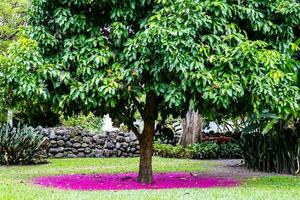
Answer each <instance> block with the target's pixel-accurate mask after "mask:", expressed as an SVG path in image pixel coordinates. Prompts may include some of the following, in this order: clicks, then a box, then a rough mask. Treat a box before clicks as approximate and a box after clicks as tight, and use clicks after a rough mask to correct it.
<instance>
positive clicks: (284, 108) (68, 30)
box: [29, 0, 300, 183]
mask: <svg viewBox="0 0 300 200" xmlns="http://www.w3.org/2000/svg"><path fill="white" fill-rule="evenodd" d="M299 7H300V5H299V3H297V2H295V1H292V0H285V1H271V0H264V1H220V0H215V1H211V0H209V1H204V0H203V1H202V0H175V1H169V0H157V1H153V0H147V1H146V0H130V1H128V0H126V1H125V0H123V1H122V0H121V1H120V0H118V1H116V0H111V1H104V0H103V1H101V0H99V1H96V0H69V1H64V0H61V1H58V2H53V1H50V0H34V1H33V6H32V7H31V11H30V21H29V22H30V25H31V26H32V28H31V29H30V30H29V35H30V36H31V37H32V38H33V39H35V40H37V41H38V45H39V47H40V50H41V54H42V56H43V58H44V60H45V62H46V63H48V64H51V65H50V66H51V67H49V68H47V69H43V70H46V71H43V72H42V73H43V74H44V76H43V80H42V82H43V87H44V90H43V91H45V92H47V100H48V101H49V103H51V105H52V109H54V110H63V111H64V112H65V113H72V112H79V111H86V112H88V111H93V112H94V113H95V114H101V113H102V114H103V113H106V112H109V113H110V115H111V116H112V117H113V118H115V119H119V120H120V121H123V122H125V123H126V124H127V125H128V127H130V128H131V129H132V131H133V132H134V133H135V134H136V136H137V138H138V139H139V142H140V147H141V152H140V168H139V175H138V181H139V182H142V183H150V182H152V181H153V175H152V153H153V136H154V129H155V120H156V119H157V117H158V115H161V116H168V115H173V116H178V115H183V114H184V113H186V111H187V110H188V108H190V107H193V108H195V109H199V110H206V111H209V113H211V114H213V113H224V112H227V113H233V114H242V113H249V112H251V113H257V114H259V113H260V112H261V111H262V110H270V111H272V112H274V113H279V114H280V116H282V117H284V116H285V115H291V114H293V115H296V114H297V112H298V111H299V104H298V103H299V88H298V87H296V86H295V70H296V68H297V67H298V66H297V64H296V63H295V62H294V60H293V59H292V58H291V55H290V53H289V51H288V50H289V49H290V47H291V44H292V42H293V41H294V39H295V38H294V31H295V30H296V27H298V26H299V21H300V18H299ZM136 111H138V112H139V114H140V116H141V118H142V119H143V121H144V129H143V131H142V132H141V133H140V132H139V131H138V130H137V128H136V127H135V126H134V125H133V122H134V121H135V119H134V114H135V113H136Z"/></svg>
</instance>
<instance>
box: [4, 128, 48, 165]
mask: <svg viewBox="0 0 300 200" xmlns="http://www.w3.org/2000/svg"><path fill="white" fill-rule="evenodd" d="M48 145H49V142H48V140H47V139H46V138H44V137H43V135H42V134H38V133H36V132H34V131H33V130H32V128H30V127H28V126H21V125H20V124H19V125H18V126H17V127H16V128H10V127H9V126H7V125H4V126H2V127H1V128H0V165H16V164H37V163H41V162H45V161H46V158H47V149H48Z"/></svg>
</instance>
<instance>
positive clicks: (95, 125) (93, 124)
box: [60, 112, 103, 133]
mask: <svg viewBox="0 0 300 200" xmlns="http://www.w3.org/2000/svg"><path fill="white" fill-rule="evenodd" d="M60 123H61V124H62V125H63V126H73V127H74V126H80V127H81V128H83V129H85V130H89V131H92V132H99V133H101V132H102V126H103V119H102V118H100V117H96V116H95V115H94V114H93V113H91V112H90V113H89V114H88V115H84V114H82V113H81V114H79V115H76V116H71V117H66V118H65V117H64V116H63V115H62V116H61V117H60Z"/></svg>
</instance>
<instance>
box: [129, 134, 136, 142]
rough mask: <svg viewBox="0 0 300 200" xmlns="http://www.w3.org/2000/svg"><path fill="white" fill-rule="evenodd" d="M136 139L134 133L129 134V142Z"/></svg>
mask: <svg viewBox="0 0 300 200" xmlns="http://www.w3.org/2000/svg"><path fill="white" fill-rule="evenodd" d="M136 139H137V137H136V135H135V134H134V133H132V132H131V133H130V140H131V141H135V140H136Z"/></svg>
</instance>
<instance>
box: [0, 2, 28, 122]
mask: <svg viewBox="0 0 300 200" xmlns="http://www.w3.org/2000/svg"><path fill="white" fill-rule="evenodd" d="M28 4H29V3H28V1H27V0H3V1H1V2H0V52H1V51H3V52H4V51H6V50H7V48H8V46H9V44H10V43H11V42H13V41H14V40H16V39H17V35H18V31H19V28H20V27H22V26H23V25H24V24H25V12H26V10H27V8H28ZM0 92H1V94H4V93H5V92H4V91H3V89H0ZM3 99H5V96H3V97H2V98H1V101H0V105H1V106H0V110H2V109H3V108H6V109H7V122H8V124H9V125H10V126H12V125H13V109H12V108H10V107H8V108H7V105H6V104H5V102H3Z"/></svg>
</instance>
